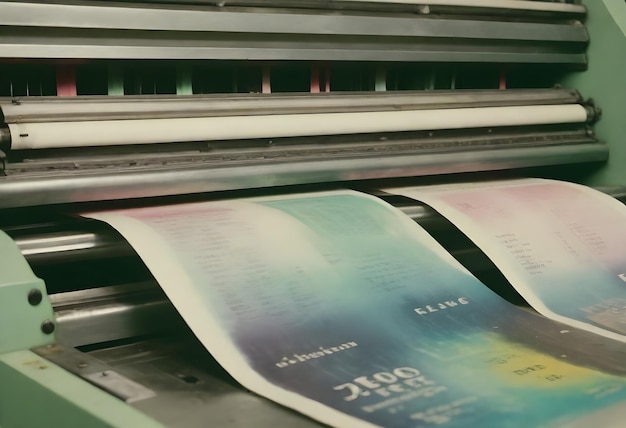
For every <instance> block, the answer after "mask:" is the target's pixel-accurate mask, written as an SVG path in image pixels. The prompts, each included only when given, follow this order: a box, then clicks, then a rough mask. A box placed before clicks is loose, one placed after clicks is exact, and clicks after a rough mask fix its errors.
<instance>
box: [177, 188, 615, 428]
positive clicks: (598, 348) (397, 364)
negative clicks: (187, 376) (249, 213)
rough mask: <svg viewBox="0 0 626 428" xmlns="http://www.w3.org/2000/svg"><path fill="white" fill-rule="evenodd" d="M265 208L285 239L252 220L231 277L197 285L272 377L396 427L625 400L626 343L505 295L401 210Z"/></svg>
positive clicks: (556, 413) (537, 415)
mask: <svg viewBox="0 0 626 428" xmlns="http://www.w3.org/2000/svg"><path fill="white" fill-rule="evenodd" d="M257 205H258V206H259V207H261V208H262V209H263V210H265V211H264V212H268V213H269V214H268V216H269V217H273V214H272V213H280V216H277V217H276V218H279V219H282V220H280V221H279V222H274V223H267V224H271V228H272V230H269V231H268V230H265V232H267V233H269V234H270V235H272V236H274V238H272V239H269V240H266V241H264V243H262V244H259V242H258V241H255V239H253V237H254V236H255V235H254V234H255V233H257V234H259V233H264V231H263V230H260V231H259V230H256V229H255V230H252V229H251V231H250V234H251V235H250V236H251V239H250V242H247V243H239V244H238V245H239V246H238V247H237V250H236V251H234V250H233V251H232V253H229V255H228V257H230V258H233V257H234V258H235V259H237V258H238V257H239V259H237V260H238V262H237V263H238V264H239V267H240V269H239V270H238V269H237V268H236V267H231V270H232V272H231V273H230V274H229V275H230V276H229V277H228V278H230V279H229V280H228V281H227V282H228V284H227V287H222V288H219V289H218V288H217V286H214V284H215V283H216V281H215V278H206V283H204V284H198V287H202V289H203V290H204V292H205V293H206V299H205V303H206V305H207V307H209V308H210V309H211V310H213V311H214V313H216V314H218V315H219V317H220V320H221V322H222V324H223V326H224V328H225V330H228V331H230V334H231V335H232V338H233V341H234V342H235V343H236V345H237V346H238V347H239V349H240V350H241V351H242V352H243V354H244V355H246V357H247V360H248V361H249V364H250V365H251V367H253V368H254V369H255V370H256V371H258V372H259V373H260V374H261V375H262V376H263V377H265V378H266V379H267V380H268V381H270V382H272V383H275V384H277V385H279V386H281V387H283V388H285V389H287V390H290V391H294V392H297V393H299V394H301V395H303V396H306V397H309V398H312V399H314V400H317V401H319V402H321V403H324V404H326V405H328V406H330V407H333V408H336V409H339V410H341V411H343V412H345V413H348V414H350V415H354V416H356V417H359V418H362V419H365V420H368V421H370V422H372V423H375V424H378V425H382V426H386V427H396V426H398V427H400V426H446V427H468V426H469V427H528V426H544V425H549V424H551V423H554V422H555V421H557V420H558V421H559V422H563V421H567V420H570V419H574V418H576V417H578V416H580V415H583V414H586V413H589V412H592V411H595V410H598V409H602V408H604V407H606V406H610V405H613V404H615V403H619V402H622V401H624V400H626V378H624V377H623V375H624V373H625V372H626V350H625V349H624V346H623V344H619V343H616V342H613V341H611V340H608V339H605V338H602V337H599V336H596V335H593V334H590V333H586V332H581V331H576V330H574V329H572V328H571V327H570V328H566V327H564V326H563V325H560V324H558V323H554V322H551V321H548V320H546V319H544V318H542V317H539V316H537V315H535V314H532V313H529V312H526V311H523V310H520V309H518V308H516V307H514V306H512V305H511V304H509V303H507V302H505V301H504V300H502V299H501V298H500V297H498V296H497V295H495V294H494V293H492V292H491V291H490V290H489V289H487V288H486V287H485V286H484V285H483V284H481V283H480V282H479V281H478V280H477V279H475V278H474V277H473V276H471V275H470V274H468V273H467V272H466V271H465V270H463V269H462V268H460V266H459V265H457V264H456V262H454V261H451V260H449V259H447V258H445V259H444V258H442V257H441V256H440V255H439V254H437V253H436V252H434V251H433V249H432V248H434V247H437V245H438V244H436V243H435V242H434V241H433V240H432V238H430V237H428V236H427V235H425V232H423V231H421V229H419V226H417V225H416V224H413V223H411V222H410V220H408V219H402V218H399V217H398V215H397V214H396V213H395V212H394V211H393V210H392V209H391V208H388V207H386V206H384V205H382V204H380V203H378V202H376V201H373V200H371V199H369V198H364V197H360V196H358V195H339V196H320V197H307V198H301V199H287V200H279V201H270V202H258V203H257ZM263 218H265V219H267V216H264V217H263ZM249 221H250V222H251V223H254V222H259V224H261V223H260V222H261V221H262V220H261V219H260V217H259V220H256V219H255V218H250V219H249ZM263 221H265V220H263ZM263 224H265V223H263ZM259 227H261V226H259ZM263 227H265V226H263ZM267 227H270V226H267ZM227 232H228V231H227V230H226V231H225V232H224V233H227ZM294 235H297V236H294ZM300 238H301V239H300ZM300 241H306V247H303V246H304V245H305V244H297V242H300ZM258 245H264V247H263V251H262V252H261V253H260V254H257V253H259V252H258V251H257V249H258ZM289 246H292V247H289ZM253 250H254V251H253ZM180 251H181V252H184V251H185V249H184V248H180ZM255 251H256V253H255ZM300 253H302V254H313V255H315V257H311V259H310V260H300V259H298V257H295V256H294V257H289V255H291V254H300ZM275 254H286V255H287V256H286V257H283V258H280V257H275V258H273V255H275ZM313 259H314V260H313ZM268 260H270V262H268ZM271 260H274V261H273V262H272V261H271ZM262 262H263V263H262ZM215 263H218V262H215ZM264 263H275V266H273V267H271V268H265V267H263V266H264ZM256 265H258V266H259V267H258V269H257V270H256V271H254V272H255V273H254V274H252V273H250V272H251V271H249V270H246V271H245V272H244V266H247V267H249V266H253V267H254V266H256ZM188 268H189V269H196V270H198V268H197V267H193V266H191V265H189V266H188ZM246 272H247V273H246ZM220 287H221V286H220ZM238 290H245V292H243V291H242V292H241V293H239V294H238V295H237V292H238ZM233 295H236V298H234V297H232V296H233ZM229 299H230V300H229ZM227 301H228V302H229V303H228V305H227V304H226V303H225V302H227Z"/></svg>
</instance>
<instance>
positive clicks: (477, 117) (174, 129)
mask: <svg viewBox="0 0 626 428" xmlns="http://www.w3.org/2000/svg"><path fill="white" fill-rule="evenodd" d="M586 120H587V112H586V110H585V108H584V107H583V106H581V105H579V104H567V105H542V106H515V107H485V108H461V109H438V110H412V111H384V112H355V113H315V114H288V115H265V116H229V117H201V118H173V119H141V120H104V121H87V122H43V123H14V124H9V128H10V130H11V141H12V142H11V148H12V149H14V150H19V149H41V148H54V147H84V146H110V145H122V144H149V143H173V142H182V141H204V140H235V139H246V138H279V137H298V136H315V135H336V134H361V133H373V132H398V131H424V130H435V129H460V128H481V127H491V126H519V125H543V124H552V123H578V122H585V121H586Z"/></svg>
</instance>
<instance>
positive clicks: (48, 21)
mask: <svg viewBox="0 0 626 428" xmlns="http://www.w3.org/2000/svg"><path fill="white" fill-rule="evenodd" d="M0 25H5V26H23V27H55V28H88V29H121V30H149V31H155V30H158V31H183V32H191V31H196V32H213V33H215V32H236V33H242V32H245V33H270V34H283V35H285V34H318V35H321V34H324V35H352V36H367V35H370V36H396V37H444V38H457V39H458V38H471V39H499V40H533V41H539V40H542V41H561V42H564V41H571V42H585V41H587V40H588V36H587V33H586V31H585V29H584V27H583V26H581V25H560V24H559V25H555V24H544V23H517V22H497V21H481V22H480V25H478V23H477V22H476V21H472V20H460V19H454V20H449V19H438V18H432V19H430V18H429V19H419V17H410V18H406V17H370V16H347V15H340V14H339V15H338V14H328V15H317V14H297V13H293V14H292V13H267V12H256V13H247V12H224V11H217V12H216V11H212V10H203V9H197V8H196V9H192V10H184V9H181V8H176V9H166V8H146V7H117V6H83V5H68V4H42V3H14V2H10V3H8V2H3V3H0Z"/></svg>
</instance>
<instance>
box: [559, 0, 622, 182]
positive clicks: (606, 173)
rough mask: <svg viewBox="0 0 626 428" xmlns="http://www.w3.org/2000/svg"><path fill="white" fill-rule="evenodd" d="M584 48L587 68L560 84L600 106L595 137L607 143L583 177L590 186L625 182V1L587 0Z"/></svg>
mask: <svg viewBox="0 0 626 428" xmlns="http://www.w3.org/2000/svg"><path fill="white" fill-rule="evenodd" d="M583 3H584V4H585V6H586V7H587V9H588V11H589V13H588V17H587V22H586V26H587V30H588V31H589V34H590V40H591V41H590V44H589V48H588V50H587V55H588V58H589V61H588V62H589V68H588V70H586V71H584V72H582V73H575V74H571V75H569V76H567V77H566V78H565V80H564V81H563V82H562V83H563V85H564V86H566V87H570V88H576V89H578V90H579V91H581V93H583V94H590V95H591V96H592V97H593V99H594V100H595V101H596V103H597V104H598V105H599V106H601V107H602V111H603V113H602V118H601V119H600V121H598V123H596V125H595V126H594V129H595V132H596V135H597V136H598V138H599V139H601V140H602V141H604V142H606V143H607V144H608V146H609V161H608V163H607V164H606V165H604V166H603V167H602V168H601V169H599V170H598V171H597V172H595V173H594V174H592V175H591V176H589V177H584V179H585V183H584V184H588V185H594V186H612V185H620V186H624V185H626V168H624V165H625V164H626V2H625V1H624V0H587V1H584V2H583Z"/></svg>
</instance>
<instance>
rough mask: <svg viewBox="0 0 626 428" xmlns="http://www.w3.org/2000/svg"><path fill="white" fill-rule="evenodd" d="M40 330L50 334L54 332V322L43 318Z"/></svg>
mask: <svg viewBox="0 0 626 428" xmlns="http://www.w3.org/2000/svg"><path fill="white" fill-rule="evenodd" d="M41 331H43V332H44V333H45V334H52V332H54V323H53V322H52V321H50V320H45V321H44V322H42V323H41Z"/></svg>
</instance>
